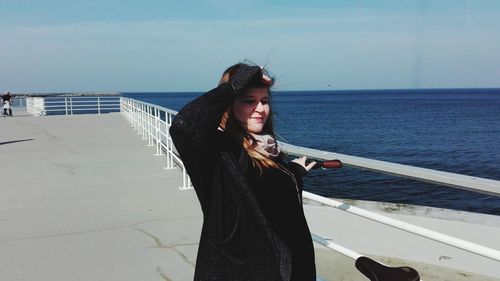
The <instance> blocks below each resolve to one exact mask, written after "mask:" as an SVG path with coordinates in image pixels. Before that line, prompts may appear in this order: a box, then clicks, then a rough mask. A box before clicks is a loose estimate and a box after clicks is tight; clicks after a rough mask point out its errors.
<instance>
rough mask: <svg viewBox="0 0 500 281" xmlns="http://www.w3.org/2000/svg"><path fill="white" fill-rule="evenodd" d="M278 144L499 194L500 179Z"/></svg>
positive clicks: (357, 165)
mask: <svg viewBox="0 0 500 281" xmlns="http://www.w3.org/2000/svg"><path fill="white" fill-rule="evenodd" d="M279 145H280V147H281V148H282V149H283V151H285V152H286V153H288V154H293V155H306V156H308V157H312V158H316V159H321V160H331V159H338V160H340V161H342V164H343V165H347V166H351V167H354V168H360V169H363V170H371V171H374V172H379V173H385V174H391V175H395V176H400V177H406V178H411V179H415V180H419V181H426V182H430V183H435V184H440V185H445V186H450V187H454V188H459V189H465V190H470V191H474V192H481V193H486V194H489V195H496V196H499V195H500V181H497V180H490V179H484V178H478V177H472V176H466V175H461V174H456V173H449V172H442V171H437V170H432V169H425V168H419V167H414V166H409V165H402V164H396V163H391V162H386V161H380V160H373V159H367V158H362V157H356V156H350V155H345V154H340V153H334V152H328V151H323V150H317V149H311V148H306V147H300V146H296V145H292V144H289V143H284V142H279Z"/></svg>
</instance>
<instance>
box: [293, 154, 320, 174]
mask: <svg viewBox="0 0 500 281" xmlns="http://www.w3.org/2000/svg"><path fill="white" fill-rule="evenodd" d="M306 159H307V157H305V156H302V157H299V158H295V159H293V160H292V162H294V163H297V164H299V165H300V166H302V167H304V168H305V169H306V170H307V171H309V170H311V169H312V167H314V165H316V162H315V161H312V162H311V163H308V164H307V165H306Z"/></svg>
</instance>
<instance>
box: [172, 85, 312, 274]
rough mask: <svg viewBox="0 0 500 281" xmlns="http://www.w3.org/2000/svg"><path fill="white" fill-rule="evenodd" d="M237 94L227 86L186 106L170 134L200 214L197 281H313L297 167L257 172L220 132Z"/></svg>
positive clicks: (302, 171) (282, 165)
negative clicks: (199, 208)
mask: <svg viewBox="0 0 500 281" xmlns="http://www.w3.org/2000/svg"><path fill="white" fill-rule="evenodd" d="M234 97H235V93H234V90H233V88H232V87H231V86H230V85H229V84H222V85H220V86H219V87H217V88H215V89H213V90H211V91H210V92H208V93H206V94H204V95H202V96H201V97H198V98H196V99H195V100H193V101H192V102H190V103H189V104H188V105H186V106H185V107H184V108H183V109H182V110H181V111H180V112H179V113H178V114H177V116H176V117H175V119H174V120H173V122H172V126H171V128H170V134H171V136H172V139H173V141H174V144H175V147H176V149H177V151H178V152H179V155H180V157H181V159H182V161H183V163H184V165H185V167H186V169H187V172H188V174H189V176H190V178H191V181H192V183H193V186H194V188H195V191H196V194H197V196H198V199H199V201H200V204H201V208H202V211H203V218H204V221H203V227H202V233H201V238H200V244H199V248H198V257H197V260H196V271H195V278H194V279H195V280H197V281H198V280H200V281H201V280H214V281H215V280H221V281H222V280H232V281H238V280H241V281H243V280H255V281H257V280H259V281H260V280H262V281H264V280H265V281H274V280H276V281H278V280H279V281H281V280H283V281H288V280H297V281H299V280H300V281H313V280H315V279H316V277H315V276H316V273H315V266H314V251H313V246H312V240H311V236H310V232H309V229H308V227H307V223H306V220H305V217H304V213H303V208H302V196H301V194H302V178H301V177H302V176H303V175H304V174H305V173H306V171H305V169H304V168H303V167H301V166H300V165H298V164H295V163H288V164H285V163H281V162H280V163H279V166H280V169H264V172H263V173H262V174H260V173H259V172H258V170H257V168H255V167H254V166H253V165H252V163H251V160H250V159H249V156H248V154H247V153H246V152H245V151H244V150H243V148H242V146H241V144H238V143H236V142H235V141H234V140H232V139H231V138H229V137H228V136H226V134H225V133H224V132H222V131H220V130H218V126H219V121H220V119H221V117H222V115H223V113H224V112H225V111H226V109H227V108H228V106H229V105H230V104H232V102H233V101H234Z"/></svg>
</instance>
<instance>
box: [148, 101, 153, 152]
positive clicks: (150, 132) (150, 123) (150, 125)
mask: <svg viewBox="0 0 500 281" xmlns="http://www.w3.org/2000/svg"><path fill="white" fill-rule="evenodd" d="M152 109H153V108H152V107H151V106H150V105H148V146H153V119H152V117H153V115H152V111H153V110H152Z"/></svg>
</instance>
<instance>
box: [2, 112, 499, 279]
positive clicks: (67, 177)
mask: <svg viewBox="0 0 500 281" xmlns="http://www.w3.org/2000/svg"><path fill="white" fill-rule="evenodd" d="M15 115H16V116H14V118H0V132H2V134H1V135H0V157H1V159H2V161H1V162H0V163H1V164H0V170H1V178H0V194H1V195H0V253H1V254H0V280H6V281H17V280H37V281H54V280H64V281H66V280H75V281H80V280H82V281H83V280H89V281H92V280H108V281H114V280H116V281H118V280H119V281H127V280H141V281H143V280H144V281H148V280H192V278H193V273H194V264H195V259H196V251H197V248H198V240H199V234H200V229H201V223H202V218H201V211H200V208H199V205H198V202H197V199H196V195H195V193H194V192H193V190H184V191H181V190H179V188H178V187H179V186H180V185H181V181H182V177H181V172H180V170H177V169H174V170H165V169H164V168H163V167H164V162H163V161H164V158H163V157H156V156H154V153H155V149H154V148H152V147H147V146H146V143H147V142H146V141H145V140H141V136H140V135H137V133H136V132H135V131H134V130H132V128H131V127H130V126H129V124H128V123H127V122H126V119H125V118H124V117H123V116H122V115H121V114H119V113H112V114H104V115H77V116H44V117H33V116H29V115H28V114H26V113H19V112H15ZM353 204H362V205H363V206H362V207H366V208H368V209H372V210H375V211H377V212H379V213H384V214H386V215H388V216H391V217H394V218H397V219H402V220H404V221H407V222H410V223H415V224H417V225H420V226H424V227H428V228H430V229H433V230H437V231H440V232H443V233H446V234H450V235H453V236H456V237H459V238H463V239H466V240H468V241H471V242H475V243H479V244H482V245H486V246H489V247H492V248H494V249H500V240H499V239H498V237H500V227H499V226H500V220H499V219H498V217H493V216H488V215H478V214H470V213H466V212H460V213H456V212H452V211H451V212H450V211H440V212H437V211H435V210H433V209H432V208H417V207H414V206H407V207H405V206H401V205H388V204H383V203H367V202H364V203H363V202H353ZM305 211H306V216H307V219H308V223H309V226H310V229H311V231H312V232H314V233H316V234H318V235H320V236H323V237H325V238H328V239H332V241H334V242H336V243H339V244H341V245H343V246H346V247H348V248H350V249H352V250H355V251H358V252H360V253H363V254H368V255H370V256H371V257H374V258H376V257H378V256H381V254H383V256H384V257H380V258H379V260H381V261H383V262H384V263H386V264H388V265H391V266H401V265H410V266H413V267H415V268H416V269H417V270H419V272H420V273H421V277H422V279H424V280H485V281H486V280H488V281H489V280H499V279H496V278H492V277H497V276H500V271H499V270H498V263H497V262H494V261H492V260H490V259H487V258H483V257H480V256H477V255H475V254H466V255H464V254H463V251H461V250H458V249H456V248H453V247H450V246H446V245H441V244H438V243H436V242H433V241H429V240H426V239H423V238H420V237H417V236H415V235H412V234H408V233H406V232H404V231H400V230H396V229H394V228H391V227H387V226H385V225H382V224H377V223H374V222H370V221H368V220H366V219H364V218H360V217H357V216H352V215H348V214H347V213H345V212H343V211H340V210H336V209H333V208H330V207H325V206H322V205H320V204H317V203H312V202H308V203H307V204H306V206H305ZM315 246H316V247H317V248H316V257H317V258H316V263H317V269H318V275H319V276H321V277H322V278H323V279H324V280H360V281H361V280H366V278H365V277H364V276H362V275H361V274H360V273H359V272H357V271H356V269H355V268H354V265H353V261H352V260H350V259H348V258H346V257H344V256H342V255H340V254H336V253H334V252H332V251H329V250H325V249H323V248H322V247H321V246H318V245H315ZM408 260H412V263H406V262H407V261H408ZM478 266H481V267H482V268H484V269H483V272H484V273H483V274H486V275H488V276H490V277H485V276H479V275H478V276H476V275H473V274H471V273H470V272H471V271H475V270H473V269H474V268H477V267H478ZM445 267H446V268H447V267H450V268H459V269H461V270H449V269H446V268H445ZM497 273H499V274H497ZM333 276H334V277H333Z"/></svg>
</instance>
